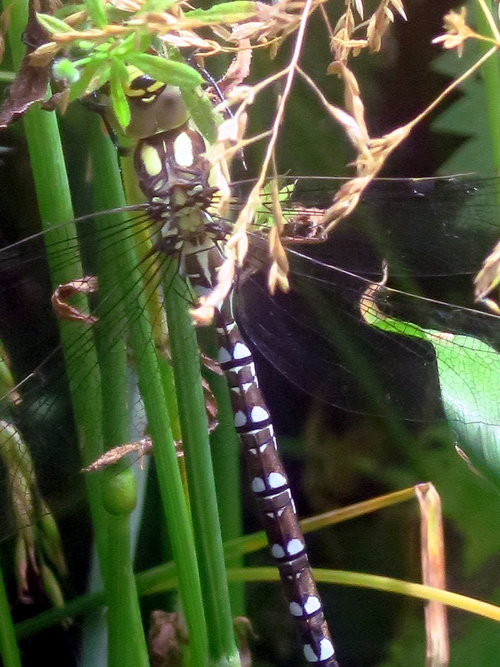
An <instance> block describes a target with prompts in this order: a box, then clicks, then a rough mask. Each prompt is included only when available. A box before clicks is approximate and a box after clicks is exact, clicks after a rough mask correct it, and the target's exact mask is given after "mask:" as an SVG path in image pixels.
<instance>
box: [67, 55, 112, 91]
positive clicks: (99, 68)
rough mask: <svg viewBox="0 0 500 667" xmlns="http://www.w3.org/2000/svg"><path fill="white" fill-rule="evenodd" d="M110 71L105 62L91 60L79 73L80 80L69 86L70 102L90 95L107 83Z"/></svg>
mask: <svg viewBox="0 0 500 667" xmlns="http://www.w3.org/2000/svg"><path fill="white" fill-rule="evenodd" d="M110 76H111V70H110V67H109V64H108V63H107V62H105V61H104V62H103V61H102V60H101V59H99V60H97V59H93V60H92V61H90V62H89V63H87V64H86V65H85V66H84V67H83V68H82V70H81V71H80V79H79V81H77V82H76V83H74V84H73V85H72V86H71V94H70V101H71V102H73V101H74V100H77V99H80V98H81V97H85V96H86V95H90V94H91V93H93V92H94V91H95V90H98V89H99V88H101V87H102V86H104V84H105V83H107V82H108V81H109V78H110Z"/></svg>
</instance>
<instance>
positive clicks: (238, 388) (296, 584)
mask: <svg viewBox="0 0 500 667" xmlns="http://www.w3.org/2000/svg"><path fill="white" fill-rule="evenodd" d="M217 258H218V260H217ZM222 261H223V255H222V253H221V251H220V250H219V248H218V247H217V246H216V245H215V244H214V245H213V246H212V248H210V249H209V250H207V251H205V253H204V256H203V254H202V253H197V252H194V251H193V252H189V253H188V254H187V255H186V270H187V275H188V277H189V279H190V282H191V284H192V286H193V288H194V290H195V291H196V292H198V294H200V295H203V294H205V293H206V291H207V289H208V288H209V287H210V286H212V287H214V286H215V284H216V280H217V268H218V266H220V265H221V264H222ZM215 324H216V331H217V336H218V342H219V364H220V366H221V368H222V370H223V371H224V374H225V376H226V379H227V383H228V385H229V391H230V396H231V404H232V409H233V415H234V425H235V427H236V431H237V433H238V436H239V438H240V441H241V444H242V447H243V450H244V453H245V457H246V461H247V467H248V473H249V476H250V484H251V488H252V491H253V493H254V496H255V499H256V502H257V505H258V508H259V510H260V514H261V517H262V521H263V524H264V529H265V531H266V534H267V538H268V541H269V547H270V550H271V554H272V556H273V558H274V559H275V561H276V566H277V567H278V570H279V572H280V577H281V580H282V582H283V586H284V590H285V595H286V598H287V602H288V606H289V610H290V613H291V614H292V616H293V617H294V618H295V619H296V621H297V625H298V628H299V632H300V635H301V640H302V646H303V651H304V656H305V657H306V659H307V661H308V662H310V663H314V664H317V665H322V666H324V667H337V661H336V660H335V657H334V654H335V651H334V647H333V643H332V640H331V638H330V633H329V630H328V626H327V623H326V620H325V617H324V613H323V607H322V605H321V600H320V597H319V594H318V590H317V588H316V583H315V581H314V577H313V574H312V571H311V567H310V565H309V560H308V558H307V553H306V545H305V543H304V537H303V535H302V530H301V528H300V525H299V521H298V517H297V513H296V509H295V503H294V501H293V498H292V494H291V491H290V485H289V482H288V477H287V474H286V472H285V469H284V467H283V464H282V463H281V460H280V457H279V453H278V448H277V443H276V437H275V435H274V429H273V425H272V421H271V415H270V412H269V409H268V407H267V405H266V403H265V400H264V397H263V395H262V392H261V390H260V387H259V382H258V379H257V375H256V371H255V363H254V360H253V356H252V353H251V351H250V349H249V348H248V346H247V344H246V343H245V340H244V339H243V337H242V335H241V333H240V330H239V328H238V325H237V324H236V321H235V320H234V317H233V315H232V309H231V304H230V301H229V300H228V299H226V301H225V302H224V303H223V304H221V306H220V309H219V311H217V312H216V314H215Z"/></svg>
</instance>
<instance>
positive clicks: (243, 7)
mask: <svg viewBox="0 0 500 667" xmlns="http://www.w3.org/2000/svg"><path fill="white" fill-rule="evenodd" d="M256 13H257V7H256V4H255V3H254V2H246V1H245V0H237V1H236V2H221V3H220V4H218V5H214V6H213V7H210V9H194V10H193V11H192V12H186V18H189V19H199V20H200V21H203V22H204V23H220V22H224V23H236V22H238V21H244V20H245V19H248V18H250V17H251V16H254V15H255V14H256Z"/></svg>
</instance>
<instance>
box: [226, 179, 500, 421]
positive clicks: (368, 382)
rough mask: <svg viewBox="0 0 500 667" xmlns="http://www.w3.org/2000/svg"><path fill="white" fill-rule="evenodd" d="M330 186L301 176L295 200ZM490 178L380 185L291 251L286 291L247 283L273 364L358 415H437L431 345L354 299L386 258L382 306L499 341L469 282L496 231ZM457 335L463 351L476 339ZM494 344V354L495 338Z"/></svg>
mask: <svg viewBox="0 0 500 667" xmlns="http://www.w3.org/2000/svg"><path fill="white" fill-rule="evenodd" d="M329 185H331V182H329V181H328V179H324V180H323V181H320V182H318V181H316V180H314V181H313V180H306V181H299V182H298V186H297V187H296V189H295V193H294V198H295V200H296V201H297V202H300V203H301V204H303V205H304V206H306V207H312V206H319V207H321V208H324V207H326V206H328V204H329V202H330V201H331V198H332V195H331V191H329V190H328V186H329ZM497 186H498V182H497V180H496V179H486V180H481V179H477V178H472V177H465V178H453V179H438V180H424V181H379V182H375V183H374V184H373V185H372V186H371V188H370V189H369V190H368V192H367V193H366V195H365V196H364V198H363V200H362V201H361V203H360V205H359V207H358V208H357V209H356V211H355V213H354V214H353V216H352V217H350V218H348V219H347V220H344V221H342V222H341V223H340V224H339V226H338V227H337V228H335V229H334V230H333V231H332V233H331V235H330V237H329V239H328V241H327V242H326V243H324V244H318V245H307V246H306V245H304V246H303V247H302V248H300V249H298V248H297V247H296V248H295V249H290V250H289V256H290V261H291V293H290V294H287V295H283V294H278V295H276V296H275V297H274V298H271V297H270V296H269V294H268V293H267V292H266V287H265V282H264V280H263V279H261V278H259V277H253V278H251V279H249V280H247V281H246V282H243V281H242V284H241V285H240V287H239V289H238V298H237V302H238V313H239V320H240V322H241V325H242V328H243V330H244V331H245V333H246V335H247V336H248V338H249V339H250V340H251V341H253V343H254V345H255V348H256V349H257V350H258V351H259V352H260V353H261V354H263V355H264V356H265V357H267V359H268V360H269V362H270V363H271V364H272V365H273V366H274V367H276V368H277V369H278V370H279V371H280V372H281V373H282V374H284V375H285V376H286V377H287V378H288V379H289V380H290V381H291V382H292V383H293V384H295V385H296V386H298V387H299V388H301V389H302V390H304V391H305V392H307V393H309V394H311V395H313V396H315V397H317V398H319V399H321V400H322V401H325V402H327V403H330V404H333V405H335V406H338V407H340V408H343V409H345V410H349V411H354V412H361V413H368V414H379V415H380V414H389V413H393V414H394V413H397V414H399V415H400V416H401V417H403V418H406V419H411V420H419V421H420V420H424V421H426V420H433V419H435V418H436V416H438V415H439V400H438V397H439V389H438V375H437V365H436V359H435V355H434V351H433V346H432V345H431V343H430V342H428V341H426V340H423V339H419V338H415V337H406V336H403V335H397V334H389V333H387V332H385V331H383V330H380V329H378V328H376V327H373V326H370V325H368V324H367V323H366V322H365V320H364V319H363V317H362V316H361V311H360V300H361V297H362V295H363V293H364V292H365V290H366V289H367V288H368V286H369V285H370V283H373V282H375V281H379V280H381V278H382V264H383V261H384V260H386V261H387V262H388V269H389V285H390V287H391V288H392V290H388V291H386V292H385V293H383V294H384V296H383V297H382V296H381V295H382V293H380V294H379V297H378V301H380V303H379V307H380V309H381V310H382V311H383V313H385V314H386V315H390V316H393V317H396V318H398V319H399V320H401V321H403V322H416V323H417V324H419V325H420V326H422V327H424V328H427V329H432V330H437V331H444V332H450V333H463V334H468V335H469V336H470V337H477V338H479V339H480V340H485V341H487V342H488V343H489V344H490V345H492V346H494V345H495V344H498V343H500V341H499V333H500V320H499V319H498V318H496V317H494V316H491V315H489V314H486V313H483V312H480V310H478V309H475V308H474V304H473V284H472V278H473V275H474V274H475V273H476V272H477V271H478V270H479V268H480V266H481V262H482V260H483V259H484V257H485V256H486V255H487V253H488V252H489V251H490V250H491V248H492V247H493V245H494V243H495V241H496V240H497V238H498V236H499V233H498V231H497V224H498V222H497V220H498V208H497V206H496V188H497ZM395 289H396V290H399V291H394V290H395ZM457 340H459V342H457V343H456V345H455V348H456V354H457V355H458V356H460V355H462V357H463V355H467V354H468V351H467V349H466V347H467V346H474V345H475V342H474V338H467V337H465V338H460V339H457ZM450 344H452V343H450ZM462 348H463V350H462ZM490 353H491V355H492V356H493V355H496V353H495V350H494V347H491V350H490ZM460 380H461V379H460V372H457V383H458V382H460Z"/></svg>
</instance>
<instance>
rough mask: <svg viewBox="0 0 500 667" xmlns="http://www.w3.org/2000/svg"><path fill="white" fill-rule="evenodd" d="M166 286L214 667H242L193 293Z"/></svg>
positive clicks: (167, 281) (178, 285) (183, 287)
mask: <svg viewBox="0 0 500 667" xmlns="http://www.w3.org/2000/svg"><path fill="white" fill-rule="evenodd" d="M172 268H174V269H175V268H176V267H172ZM164 285H165V287H164V291H165V293H166V310H167V319H168V327H169V334H170V348H171V354H172V361H173V366H174V377H175V386H176V390H177V399H178V405H179V416H180V420H181V430H182V442H183V446H184V451H185V457H186V469H187V477H188V484H189V498H190V503H191V510H192V515H193V524H194V531H195V539H196V545H197V553H198V559H199V566H200V577H201V583H202V588H203V600H204V606H205V610H206V617H207V628H208V637H209V646H210V655H211V658H212V661H213V663H214V664H215V665H219V664H220V665H223V664H227V665H234V666H235V667H238V666H239V665H240V659H239V653H238V650H237V648H236V643H235V639H234V629H233V620H232V614H231V604H230V600H229V593H228V585H227V577H226V569H225V562H224V550H223V545H222V537H221V531H220V524H219V515H218V507H217V496H216V493H215V482H214V474H213V467H212V459H211V455H210V442H209V437H208V429H207V415H206V410H205V399H204V395H203V388H202V385H201V372H200V357H199V352H198V344H197V340H196V335H195V331H194V327H193V325H192V323H191V317H190V315H189V313H188V310H187V304H188V303H189V297H190V293H189V290H188V287H187V285H186V283H185V282H184V281H183V280H181V279H180V277H178V276H176V277H175V278H174V280H173V281H171V279H170V278H169V277H168V276H166V278H165V281H164Z"/></svg>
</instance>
